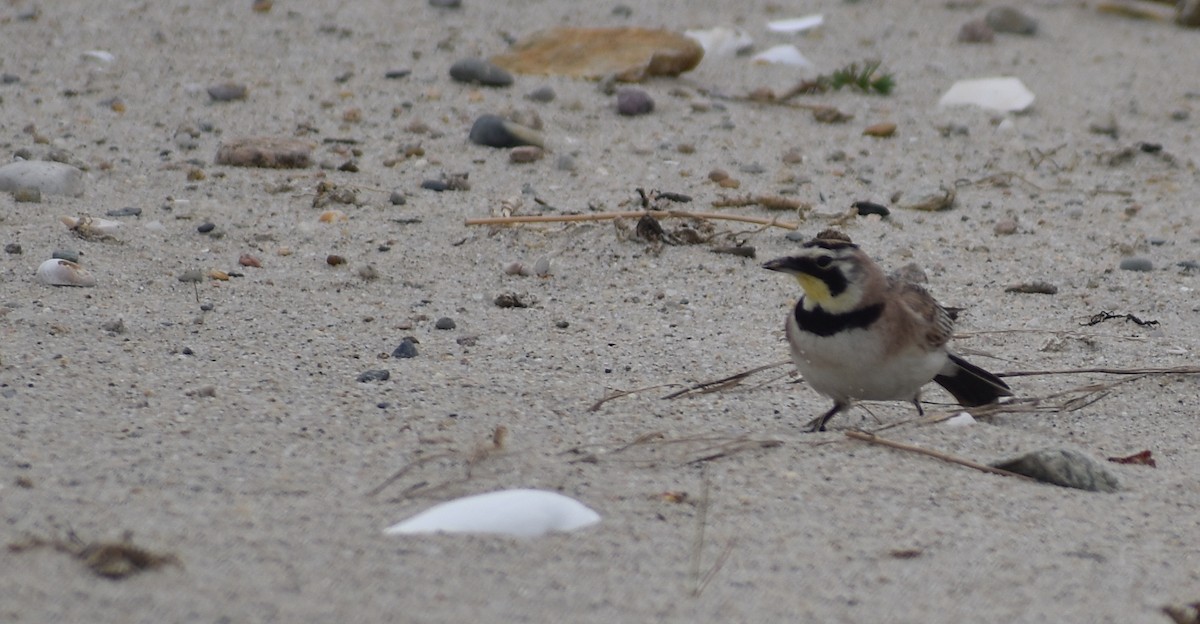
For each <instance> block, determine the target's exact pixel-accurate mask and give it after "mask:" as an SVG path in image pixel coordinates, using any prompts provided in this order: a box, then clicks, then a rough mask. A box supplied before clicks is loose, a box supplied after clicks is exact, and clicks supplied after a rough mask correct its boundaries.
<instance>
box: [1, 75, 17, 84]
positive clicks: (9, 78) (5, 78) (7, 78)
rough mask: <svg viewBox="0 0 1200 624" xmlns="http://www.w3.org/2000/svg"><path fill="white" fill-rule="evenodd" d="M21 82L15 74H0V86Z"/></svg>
mask: <svg viewBox="0 0 1200 624" xmlns="http://www.w3.org/2000/svg"><path fill="white" fill-rule="evenodd" d="M18 82H21V77H20V76H18V75H16V74H10V73H8V72H5V73H3V74H0V84H16V83H18Z"/></svg>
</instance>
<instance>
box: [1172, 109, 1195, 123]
mask: <svg viewBox="0 0 1200 624" xmlns="http://www.w3.org/2000/svg"><path fill="white" fill-rule="evenodd" d="M1191 116H1192V113H1191V111H1188V110H1186V109H1182V108H1181V109H1179V110H1173V111H1171V121H1187V120H1188V118H1189V117H1191Z"/></svg>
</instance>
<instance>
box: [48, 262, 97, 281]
mask: <svg viewBox="0 0 1200 624" xmlns="http://www.w3.org/2000/svg"><path fill="white" fill-rule="evenodd" d="M37 281H39V282H41V283H43V284H46V285H48V286H84V287H89V286H95V285H96V278H94V277H92V275H91V274H90V273H88V272H87V271H86V270H85V269H84V268H83V267H81V266H79V265H78V264H75V263H74V262H71V261H70V260H60V259H58V258H51V259H50V260H47V261H45V262H43V263H42V265H41V266H39V267H38V270H37Z"/></svg>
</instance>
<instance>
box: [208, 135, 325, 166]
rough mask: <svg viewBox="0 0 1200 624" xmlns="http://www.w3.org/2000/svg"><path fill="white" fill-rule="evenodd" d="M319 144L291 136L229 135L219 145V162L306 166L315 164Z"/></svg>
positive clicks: (246, 164)
mask: <svg viewBox="0 0 1200 624" xmlns="http://www.w3.org/2000/svg"><path fill="white" fill-rule="evenodd" d="M315 148H316V145H315V144H314V143H312V142H310V141H306V140H304V139H295V138H291V137H244V138H236V139H229V140H227V141H225V142H223V143H222V144H221V146H220V147H219V148H218V149H217V158H216V164H218V165H229V166H232V167H264V168H268V169H304V168H306V167H309V166H311V165H312V151H313V149H315Z"/></svg>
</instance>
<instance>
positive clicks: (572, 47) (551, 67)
mask: <svg viewBox="0 0 1200 624" xmlns="http://www.w3.org/2000/svg"><path fill="white" fill-rule="evenodd" d="M703 57H704V48H702V47H700V44H699V43H697V42H696V41H695V40H694V39H692V38H691V37H687V36H685V35H682V34H680V33H677V32H672V31H669V30H651V29H648V28H554V29H551V30H544V31H541V32H538V33H535V34H533V35H531V36H530V37H528V38H527V39H524V40H522V41H518V42H517V43H516V44H515V45H513V48H512V51H511V52H509V53H507V54H500V55H497V56H493V57H492V59H491V60H492V62H493V63H495V64H496V65H499V66H500V67H503V68H504V69H507V70H509V71H511V72H516V73H518V74H539V75H557V76H572V77H575V78H587V79H590V80H599V79H601V78H604V77H605V76H609V75H615V76H616V79H617V80H619V81H622V82H641V81H643V80H645V79H646V78H647V77H649V76H678V75H679V74H682V73H683V72H685V71H688V70H690V69H692V68H694V67H696V65H698V64H699V63H700V59H701V58H703Z"/></svg>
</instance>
